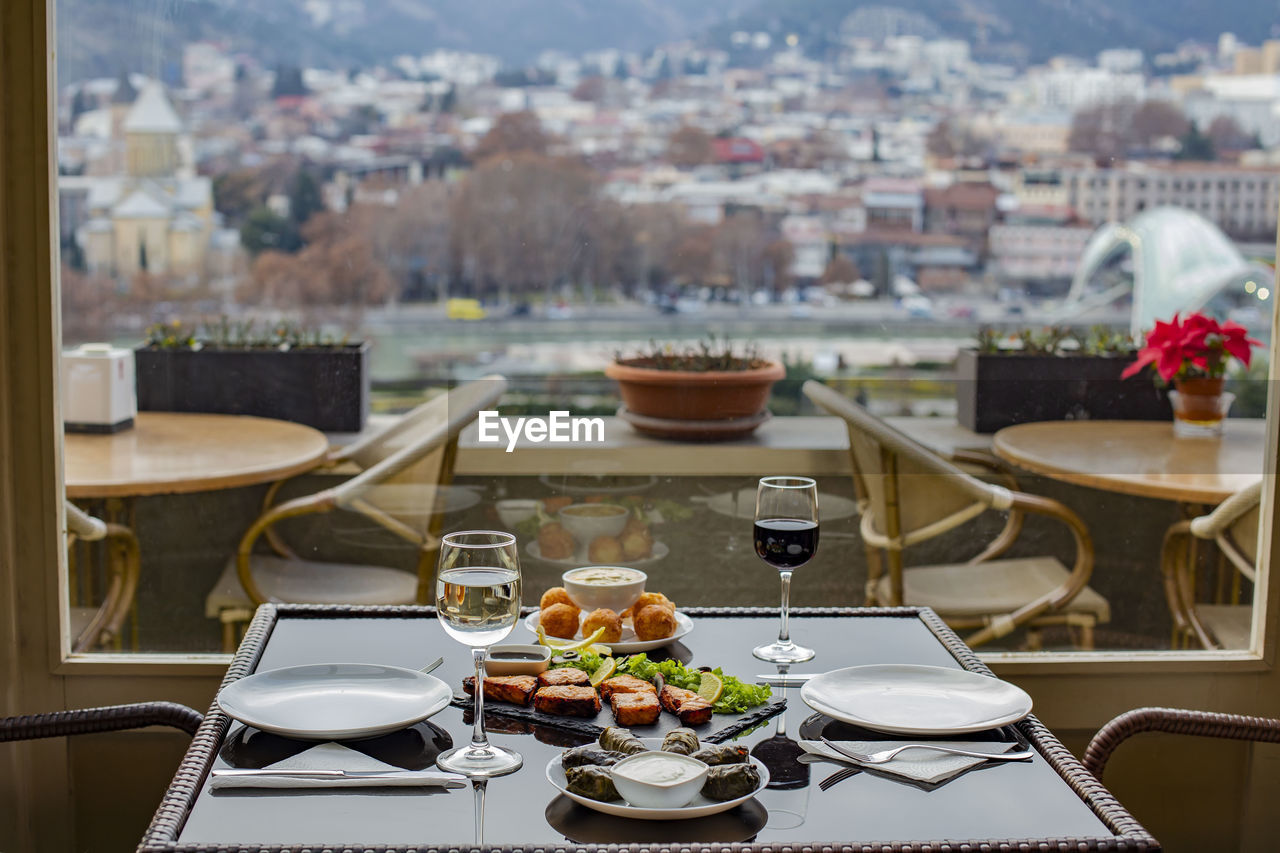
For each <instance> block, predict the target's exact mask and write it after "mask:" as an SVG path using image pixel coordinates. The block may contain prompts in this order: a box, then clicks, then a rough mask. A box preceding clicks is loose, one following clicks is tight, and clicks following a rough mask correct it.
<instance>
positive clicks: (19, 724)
mask: <svg viewBox="0 0 1280 853" xmlns="http://www.w3.org/2000/svg"><path fill="white" fill-rule="evenodd" d="M203 721H204V717H203V715H201V714H200V712H199V711H196V710H194V709H192V708H188V707H187V706H186V705H179V704H177V703H176V702H135V703H133V704H130V705H108V706H106V707H102V708H81V709H78V710H74V711H51V712H50V713H47V714H27V715H24V716H21V717H0V741H15V740H36V739H38V738H47V737H62V736H64V735H84V734H91V733H93V732H115V731H120V730H122V729H141V728H144V727H146V726H169V727H171V728H175V729H181V730H182V731H184V732H186V733H187V734H189V735H193V736H194V735H195V733H196V729H198V728H200V723H202V722H203Z"/></svg>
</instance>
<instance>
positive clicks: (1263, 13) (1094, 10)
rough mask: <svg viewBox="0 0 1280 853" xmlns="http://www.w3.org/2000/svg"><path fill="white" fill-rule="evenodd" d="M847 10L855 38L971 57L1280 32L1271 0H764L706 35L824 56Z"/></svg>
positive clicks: (1033, 57)
mask: <svg viewBox="0 0 1280 853" xmlns="http://www.w3.org/2000/svg"><path fill="white" fill-rule="evenodd" d="M854 13H857V15H856V17H855V18H853V19H852V20H850V21H849V23H850V25H851V29H852V30H853V31H854V32H856V33H858V34H865V35H870V36H877V35H884V34H885V33H894V32H904V33H919V34H922V35H948V36H951V37H954V38H962V39H965V40H966V41H969V42H970V43H971V44H972V45H973V46H974V51H975V54H976V55H978V56H984V57H987V58H993V59H1003V60H1015V61H1033V62H1035V61H1043V60H1045V59H1048V58H1049V57H1051V56H1054V55H1057V54H1074V55H1077V56H1086V57H1089V56H1093V55H1094V54H1096V53H1097V52H1098V51H1099V50H1102V49H1104V48H1108V47H1138V48H1142V49H1143V50H1146V51H1148V52H1156V51H1163V50H1170V49H1172V48H1174V47H1176V46H1177V45H1178V44H1179V43H1180V42H1183V41H1187V40H1192V41H1199V42H1210V43H1211V42H1214V41H1216V39H1217V37H1218V34H1219V33H1220V32H1223V31H1230V32H1234V33H1236V35H1238V36H1239V37H1240V38H1241V39H1242V40H1244V41H1246V42H1249V43H1253V44H1256V43H1258V42H1260V41H1261V40H1262V39H1264V38H1269V37H1270V36H1271V35H1273V34H1274V33H1276V32H1280V3H1278V2H1275V0H1271V1H1270V2H1266V1H1265V0H1216V2H1214V3H1211V4H1210V3H1205V2H1203V0H893V2H890V3H886V2H885V0H761V2H759V3H758V4H757V5H756V6H755V7H753V8H751V9H749V10H747V11H746V12H744V13H743V14H742V15H741V16H740V18H739V19H738V20H735V21H733V22H731V23H729V22H727V23H725V24H722V25H720V26H718V27H716V28H715V29H713V31H712V34H711V38H712V40H713V41H715V42H717V43H719V44H722V45H728V44H729V43H730V42H729V38H728V36H729V34H730V33H731V32H732V31H733V30H738V29H746V30H763V31H766V32H771V33H773V34H775V35H777V36H785V35H786V34H788V33H793V32H794V33H797V34H799V35H800V36H801V38H802V39H803V40H804V42H805V44H806V45H807V46H808V47H809V49H810V50H811V52H815V53H821V52H822V50H823V49H824V47H826V46H829V45H831V44H832V43H833V42H834V41H835V39H836V38H838V36H839V33H840V30H841V25H842V24H843V23H845V22H846V20H849V18H850V16H851V15H854Z"/></svg>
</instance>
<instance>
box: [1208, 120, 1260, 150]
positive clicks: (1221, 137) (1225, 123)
mask: <svg viewBox="0 0 1280 853" xmlns="http://www.w3.org/2000/svg"><path fill="white" fill-rule="evenodd" d="M1206 133H1207V135H1208V137H1209V140H1210V141H1211V142H1213V148H1214V150H1215V151H1248V150H1250V149H1252V148H1254V147H1256V145H1255V140H1254V138H1253V136H1252V135H1251V134H1250V133H1249V132H1248V131H1246V130H1245V129H1244V128H1243V127H1241V126H1240V123H1239V122H1237V121H1236V120H1235V119H1233V118H1232V117H1231V116H1228V115H1220V116H1218V117H1217V118H1215V119H1214V120H1213V121H1212V122H1211V123H1210V124H1209V129H1208V131H1206Z"/></svg>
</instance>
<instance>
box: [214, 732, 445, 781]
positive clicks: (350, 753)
mask: <svg viewBox="0 0 1280 853" xmlns="http://www.w3.org/2000/svg"><path fill="white" fill-rule="evenodd" d="M263 769H264V770H402V768H399V767H395V766H393V765H391V764H387V763H386V762H384V761H379V760H378V759H376V758H372V757H370V756H368V755H365V754H364V753H363V752H357V751H355V750H354V749H348V748H347V747H345V746H343V745H342V744H339V743H322V744H319V745H318V746H313V747H311V748H310V749H308V750H305V751H303V752H299V753H298V754H297V755H293V756H290V757H289V758H286V759H284V760H283V761H277V762H276V763H275V764H269V765H267V766H266V767H265V768H263ZM402 773H403V774H404V775H397V776H395V777H381V778H379V777H364V778H360V777H356V778H345V777H341V776H333V777H323V776H321V777H313V778H306V777H301V776H296V777H289V776H215V777H213V779H212V780H211V781H210V782H209V787H210V788H211V789H226V788H382V787H387V786H392V785H393V786H404V785H411V786H414V785H416V786H423V785H432V786H441V785H443V784H444V783H446V782H466V777H465V776H460V775H458V774H457V773H444V772H441V771H439V770H435V769H432V770H402Z"/></svg>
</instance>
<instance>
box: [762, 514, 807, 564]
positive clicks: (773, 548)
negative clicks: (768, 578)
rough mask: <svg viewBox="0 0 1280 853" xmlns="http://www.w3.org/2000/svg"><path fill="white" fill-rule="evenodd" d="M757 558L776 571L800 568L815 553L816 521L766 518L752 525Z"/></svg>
mask: <svg viewBox="0 0 1280 853" xmlns="http://www.w3.org/2000/svg"><path fill="white" fill-rule="evenodd" d="M755 540H756V556H757V557H759V558H760V559H762V560H764V561H765V562H766V563H768V564H769V565H771V566H773V567H774V568H775V569H778V570H779V571H785V570H787V569H794V568H796V567H797V566H803V565H804V564H805V563H807V562H809V560H810V559H811V558H812V557H813V555H814V553H815V552H816V551H817V550H818V522H816V521H802V520H800V519H798V518H768V519H765V520H763V521H757V522H756V526H755Z"/></svg>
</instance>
